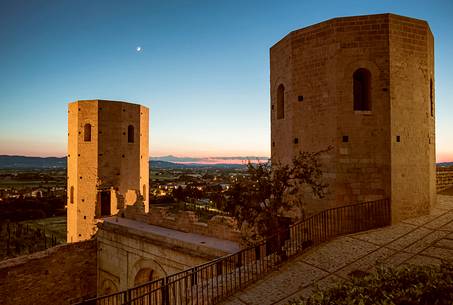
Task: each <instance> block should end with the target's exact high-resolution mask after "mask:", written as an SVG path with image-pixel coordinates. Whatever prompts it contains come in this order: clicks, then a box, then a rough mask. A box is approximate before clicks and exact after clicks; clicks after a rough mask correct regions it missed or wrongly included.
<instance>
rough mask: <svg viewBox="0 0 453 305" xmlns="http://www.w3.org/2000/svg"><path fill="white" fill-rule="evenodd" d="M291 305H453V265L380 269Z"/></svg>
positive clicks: (447, 263) (316, 292)
mask: <svg viewBox="0 0 453 305" xmlns="http://www.w3.org/2000/svg"><path fill="white" fill-rule="evenodd" d="M289 304H291V305H327V304H329V305H331V304H338V305H343V304H344V305H346V304H347V305H354V304H357V305H368V304H370V305H371V304H373V305H374V304H382V305H384V304H385V305H387V304H388V305H390V304H395V305H416V304H417V305H418V304H421V305H444V304H445V305H446V304H453V264H452V263H451V262H443V263H442V264H441V265H440V266H433V265H429V266H415V265H407V266H404V267H398V268H388V267H383V266H382V265H379V266H377V272H375V273H372V274H369V275H366V276H363V277H352V278H351V279H350V280H348V281H345V282H342V283H339V284H338V285H337V286H336V287H333V288H330V289H327V290H324V291H322V290H319V289H317V290H316V291H315V293H314V294H313V295H312V296H311V297H309V298H306V299H300V300H298V301H293V302H291V303H289Z"/></svg>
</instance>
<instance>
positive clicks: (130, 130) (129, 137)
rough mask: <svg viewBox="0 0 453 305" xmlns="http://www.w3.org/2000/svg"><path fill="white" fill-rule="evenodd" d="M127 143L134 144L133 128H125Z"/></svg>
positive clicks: (130, 126)
mask: <svg viewBox="0 0 453 305" xmlns="http://www.w3.org/2000/svg"><path fill="white" fill-rule="evenodd" d="M127 142H128V143H134V126H132V125H129V126H127Z"/></svg>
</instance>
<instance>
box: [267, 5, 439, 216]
mask: <svg viewBox="0 0 453 305" xmlns="http://www.w3.org/2000/svg"><path fill="white" fill-rule="evenodd" d="M270 73H271V75H270V87H271V141H272V144H271V145H272V162H273V164H276V163H279V162H280V163H283V164H287V163H290V162H291V160H292V158H293V157H294V156H295V155H296V154H298V153H299V152H300V151H319V150H323V149H326V148H327V147H329V146H330V147H332V149H331V150H330V151H329V152H328V153H327V154H325V155H324V156H323V159H322V162H323V166H324V168H323V170H324V172H325V175H324V177H325V180H326V182H327V183H329V193H328V194H327V196H326V198H324V199H323V200H318V199H314V198H312V195H311V194H310V193H309V192H307V193H306V194H305V195H304V196H305V198H304V199H305V202H307V207H306V209H307V211H308V212H309V213H315V212H318V211H320V210H324V209H327V208H332V207H335V206H341V205H345V204H350V203H355V202H363V201H368V200H375V199H381V198H390V199H391V203H392V222H393V223H397V222H399V221H401V220H403V219H406V218H410V217H415V216H419V215H424V214H427V213H428V212H429V210H430V208H431V207H432V206H433V205H434V204H435V202H436V185H435V183H436V182H435V175H436V168H435V129H434V127H435V107H434V105H435V101H434V41H433V35H432V33H431V31H430V28H429V26H428V24H427V22H426V21H423V20H417V19H413V18H408V17H403V16H398V15H394V14H380V15H368V16H356V17H343V18H334V19H331V20H327V21H325V22H321V23H319V24H315V25H312V26H309V27H306V28H303V29H300V30H296V31H293V32H291V33H290V34H288V35H287V36H285V37H284V38H283V39H282V40H280V41H279V42H277V43H276V44H275V45H274V46H272V48H271V50H270Z"/></svg>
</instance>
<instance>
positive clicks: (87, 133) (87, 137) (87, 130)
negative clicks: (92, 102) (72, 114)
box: [83, 124, 91, 142]
mask: <svg viewBox="0 0 453 305" xmlns="http://www.w3.org/2000/svg"><path fill="white" fill-rule="evenodd" d="M83 140H84V141H85V142H91V124H85V126H84V127H83Z"/></svg>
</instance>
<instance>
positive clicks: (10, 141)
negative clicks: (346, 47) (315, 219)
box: [0, 0, 453, 161]
mask: <svg viewBox="0 0 453 305" xmlns="http://www.w3.org/2000/svg"><path fill="white" fill-rule="evenodd" d="M387 12H391V13H396V14H401V15H407V16H410V17H415V18H420V19H424V20H427V21H428V22H429V24H430V26H431V30H432V32H433V33H434V37H435V61H436V62H435V65H436V66H435V77H436V116H437V118H436V132H437V159H438V161H453V120H452V119H453V103H452V98H453V86H452V85H453V1H451V0H445V1H442V0H431V1H426V0H424V1H418V0H408V1H396V0H391V1H388V0H342V1H339V0H331V1H321V0H318V1H302V0H294V1H292V0H291V1H265V0H261V1H246V0H242V1H236V0H228V1H226V0H225V1H212V0H211V1H175V0H165V1H100V0H88V1H85V0H77V1H76V0H71V1H66V0H59V1H50V0H42V1H38V0H0V154H20V155H34V156H63V155H65V153H66V143H67V103H68V102H70V101H75V100H79V99H95V98H101V99H113V100H124V101H129V102H134V103H139V104H143V105H145V106H147V107H149V108H150V134H151V136H150V153H151V156H159V155H166V154H173V155H178V156H194V157H206V156H235V155H236V156H237V155H263V156H266V155H270V120H269V48H270V47H271V46H272V45H273V44H274V43H275V42H277V41H278V40H279V39H281V38H282V37H283V36H284V35H286V34H287V33H289V32H290V31H292V30H295V29H298V28H302V27H305V26H308V25H310V24H313V23H317V22H320V21H323V20H325V19H329V18H333V17H338V16H349V15H363V14H376V13H387Z"/></svg>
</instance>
